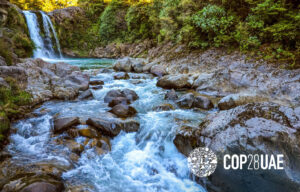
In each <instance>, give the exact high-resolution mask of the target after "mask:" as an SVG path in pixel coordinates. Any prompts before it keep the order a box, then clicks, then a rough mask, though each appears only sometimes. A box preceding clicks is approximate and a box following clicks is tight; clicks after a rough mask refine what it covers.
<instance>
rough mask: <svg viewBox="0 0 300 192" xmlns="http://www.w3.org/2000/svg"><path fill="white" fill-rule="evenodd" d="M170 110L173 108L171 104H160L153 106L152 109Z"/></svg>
mask: <svg viewBox="0 0 300 192" xmlns="http://www.w3.org/2000/svg"><path fill="white" fill-rule="evenodd" d="M171 110H174V107H173V105H171V104H161V105H158V106H156V107H153V111H171Z"/></svg>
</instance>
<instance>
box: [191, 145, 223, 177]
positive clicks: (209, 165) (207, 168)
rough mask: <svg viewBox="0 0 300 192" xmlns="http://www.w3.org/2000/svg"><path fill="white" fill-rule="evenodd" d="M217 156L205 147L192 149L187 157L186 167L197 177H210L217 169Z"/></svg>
mask: <svg viewBox="0 0 300 192" xmlns="http://www.w3.org/2000/svg"><path fill="white" fill-rule="evenodd" d="M217 163H218V161H217V156H216V154H214V152H212V151H211V150H210V149H208V148H207V147H203V148H201V147H200V148H196V149H194V150H193V151H192V152H191V153H190V155H189V157H188V167H189V169H190V170H191V171H192V173H193V174H194V175H196V176H198V177H208V176H210V175H211V174H212V173H213V172H214V171H215V170H216V167H217Z"/></svg>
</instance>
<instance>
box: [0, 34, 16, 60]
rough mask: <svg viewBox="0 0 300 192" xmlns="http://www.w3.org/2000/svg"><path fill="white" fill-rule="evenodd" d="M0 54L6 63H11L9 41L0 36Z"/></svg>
mask: <svg viewBox="0 0 300 192" xmlns="http://www.w3.org/2000/svg"><path fill="white" fill-rule="evenodd" d="M0 56H2V57H3V58H4V59H5V62H6V64H7V65H12V63H13V57H12V51H11V50H10V49H9V43H7V42H6V41H5V40H4V39H1V38H0Z"/></svg>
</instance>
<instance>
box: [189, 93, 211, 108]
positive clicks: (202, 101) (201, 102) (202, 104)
mask: <svg viewBox="0 0 300 192" xmlns="http://www.w3.org/2000/svg"><path fill="white" fill-rule="evenodd" d="M193 107H197V108H201V109H206V110H208V109H211V108H213V107H214V105H213V103H212V102H211V100H210V99H208V98H206V97H203V96H196V97H195V99H194V103H193Z"/></svg>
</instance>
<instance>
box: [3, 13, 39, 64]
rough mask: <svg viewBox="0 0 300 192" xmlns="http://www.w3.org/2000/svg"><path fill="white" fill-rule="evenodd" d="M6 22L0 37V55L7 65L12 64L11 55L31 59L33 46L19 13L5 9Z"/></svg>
mask: <svg viewBox="0 0 300 192" xmlns="http://www.w3.org/2000/svg"><path fill="white" fill-rule="evenodd" d="M7 12H8V15H7V20H6V22H5V23H4V26H3V27H4V28H6V30H2V33H3V35H2V37H0V55H1V56H2V57H4V58H5V60H6V63H7V64H8V65H12V64H13V53H14V54H16V55H17V56H18V57H23V58H24V57H31V55H32V53H33V49H34V44H33V43H32V41H31V40H30V38H29V34H28V29H27V25H26V22H25V19H24V17H23V15H22V14H21V13H19V12H18V11H17V10H16V9H15V8H14V7H8V8H7Z"/></svg>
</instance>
